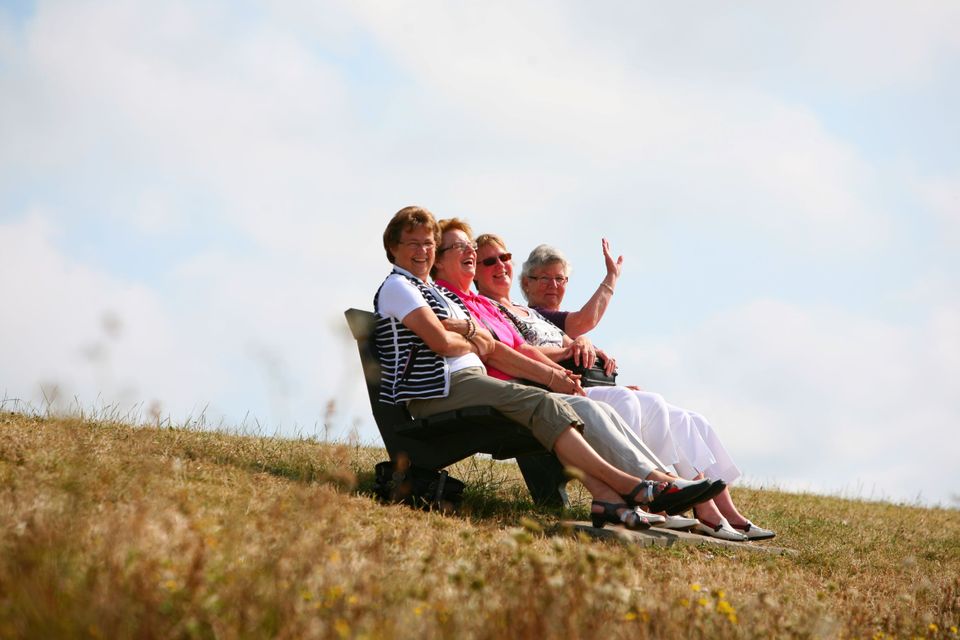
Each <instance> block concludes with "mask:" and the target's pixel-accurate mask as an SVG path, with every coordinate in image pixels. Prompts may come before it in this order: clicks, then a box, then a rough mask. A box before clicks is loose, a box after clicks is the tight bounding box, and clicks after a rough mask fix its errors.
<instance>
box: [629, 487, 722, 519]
mask: <svg viewBox="0 0 960 640" xmlns="http://www.w3.org/2000/svg"><path fill="white" fill-rule="evenodd" d="M725 486H726V484H725V483H724V482H723V481H722V480H712V481H711V480H707V479H704V480H701V481H698V482H696V483H694V484H690V485H687V486H686V487H683V488H682V489H681V488H680V487H678V486H677V485H675V484H674V483H672V482H655V481H653V480H641V481H640V484H638V485H637V486H635V487H634V488H633V491H631V492H630V493H629V494H627V495H625V496H623V499H624V501H625V502H626V503H627V505H628V506H631V507H642V508H643V509H644V510H645V511H650V512H653V513H659V512H661V511H664V512H666V513H667V515H671V516H675V515H677V514H678V513H683V512H684V511H687V510H688V509H689V508H690V507H692V506H693V505H695V504H698V503H700V502H703V501H704V500H709V499H710V498H713V497H714V496H716V495H717V494H718V493H720V492H721V491H723V488H724V487H725Z"/></svg>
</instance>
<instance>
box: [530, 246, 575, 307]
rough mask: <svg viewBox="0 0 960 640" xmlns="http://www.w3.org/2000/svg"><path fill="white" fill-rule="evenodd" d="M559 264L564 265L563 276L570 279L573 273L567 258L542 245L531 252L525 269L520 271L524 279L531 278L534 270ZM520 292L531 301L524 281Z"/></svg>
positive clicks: (555, 249) (557, 250)
mask: <svg viewBox="0 0 960 640" xmlns="http://www.w3.org/2000/svg"><path fill="white" fill-rule="evenodd" d="M555 262H559V263H560V264H562V265H563V275H565V276H567V277H569V276H570V273H571V271H573V269H571V267H570V263H569V262H568V261H567V257H566V256H565V255H563V254H562V253H560V250H559V249H557V248H555V247H551V246H550V245H548V244H541V245H539V246H538V247H536V248H535V249H534V250H533V251H531V252H530V255H529V256H527V259H526V261H525V262H524V263H523V269H522V270H521V271H520V275H521V276H522V277H524V278H529V277H530V275H532V274H533V270H534V269H539V268H541V267H546V266H547V265H551V264H554V263H555ZM520 292H521V293H522V294H523V297H524V298H525V299H527V300H529V299H530V298H529V296H527V290H526V288H525V287H524V285H523V281H522V280H521V281H520Z"/></svg>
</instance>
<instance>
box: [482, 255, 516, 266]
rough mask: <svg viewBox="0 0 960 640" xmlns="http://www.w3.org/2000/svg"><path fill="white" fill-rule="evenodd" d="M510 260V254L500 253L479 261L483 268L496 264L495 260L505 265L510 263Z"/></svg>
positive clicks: (511, 257)
mask: <svg viewBox="0 0 960 640" xmlns="http://www.w3.org/2000/svg"><path fill="white" fill-rule="evenodd" d="M512 259H513V254H512V253H501V254H500V255H498V256H490V257H489V258H484V259H483V260H481V261H480V264H482V265H483V266H485V267H492V266H493V265H495V264H497V260H499V261H500V262H503V263H507V262H510V261H511V260H512Z"/></svg>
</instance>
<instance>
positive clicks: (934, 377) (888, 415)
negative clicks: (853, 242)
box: [611, 296, 960, 504]
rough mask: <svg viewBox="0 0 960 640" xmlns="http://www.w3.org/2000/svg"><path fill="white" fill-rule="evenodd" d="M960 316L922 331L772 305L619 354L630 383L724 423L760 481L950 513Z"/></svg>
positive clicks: (624, 345)
mask: <svg viewBox="0 0 960 640" xmlns="http://www.w3.org/2000/svg"><path fill="white" fill-rule="evenodd" d="M944 299H945V300H953V303H954V304H955V303H956V300H955V298H954V297H951V296H945V297H944ZM958 310H960V308H958V307H956V306H954V307H953V308H952V309H945V310H944V311H943V312H942V313H941V314H939V315H934V316H932V317H928V318H927V319H926V320H925V322H924V323H923V324H922V325H921V326H917V327H909V326H897V325H896V324H893V323H891V322H888V321H884V320H882V319H876V318H871V317H866V316H860V315H857V314H852V313H850V312H846V311H842V310H840V309H836V308H830V307H823V308H817V307H799V306H797V305H795V304H790V303H785V302H778V301H772V300H771V301H759V302H755V303H752V304H749V305H747V306H745V307H741V308H737V309H733V310H730V311H728V312H726V313H723V314H720V315H718V316H715V317H713V318H710V319H708V320H706V321H705V322H704V323H703V324H702V325H701V326H699V327H697V328H696V329H695V330H693V331H691V332H689V333H688V334H685V335H682V336H674V337H671V338H670V339H669V341H668V342H652V343H650V344H649V346H631V344H632V345H635V344H636V342H637V341H641V340H643V338H642V337H637V338H636V339H635V340H634V341H631V342H627V341H624V340H621V342H620V344H619V345H618V346H617V348H618V350H619V351H620V352H622V354H623V355H621V357H620V362H621V369H622V370H623V371H625V372H627V375H629V374H631V373H632V374H633V375H632V376H630V377H631V378H638V379H639V380H640V383H641V384H642V385H643V386H645V387H648V388H650V390H654V391H660V392H663V393H664V395H665V397H666V398H667V399H668V401H672V402H673V403H675V404H677V405H678V406H683V407H686V408H689V409H692V410H696V411H699V412H701V413H703V414H704V415H706V416H707V417H708V418H710V419H711V420H712V421H713V422H714V424H715V426H717V427H718V428H719V429H720V430H721V433H722V434H723V437H724V440H725V441H726V442H727V443H728V446H729V448H730V450H731V451H732V452H733V454H734V456H735V458H736V459H738V460H739V461H740V463H741V466H742V468H743V469H744V471H745V473H746V474H747V475H748V476H753V477H759V478H776V479H777V480H779V481H783V482H784V483H785V484H787V485H788V486H802V485H803V484H805V483H809V485H810V486H815V487H819V488H824V489H830V490H833V491H838V490H841V489H844V490H849V489H851V488H853V487H857V486H860V487H865V488H866V490H868V491H872V490H873V487H875V488H876V490H877V491H878V492H880V493H881V494H884V495H885V497H891V498H895V499H905V500H912V499H915V498H916V496H917V494H918V493H922V494H923V497H924V498H925V499H927V500H939V501H941V502H942V503H945V504H948V503H949V499H950V495H949V492H950V491H955V488H956V486H958V483H960V473H958V472H957V470H956V465H955V464H954V460H955V459H956V456H957V455H958V454H960V450H958V448H957V445H956V439H955V438H954V437H953V434H952V431H953V424H954V423H955V419H956V416H957V415H960V399H958V398H957V395H956V390H955V388H954V387H955V384H954V383H955V381H956V380H957V379H960V323H958V322H956V320H957V319H958V316H957V312H958ZM611 350H612V349H611ZM908 469H909V474H908V475H905V474H906V473H907V472H906V471H905V470H908ZM898 472H899V473H900V475H897V473H898ZM875 497H882V496H881V495H877V496H875Z"/></svg>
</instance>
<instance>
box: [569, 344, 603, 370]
mask: <svg viewBox="0 0 960 640" xmlns="http://www.w3.org/2000/svg"><path fill="white" fill-rule="evenodd" d="M569 349H570V356H571V357H572V358H573V363H574V364H575V365H577V366H578V367H579V366H583V367H584V368H586V369H589V368H590V367H592V366H593V363H594V362H596V361H597V352H596V350H595V349H594V347H593V343H592V342H591V341H590V338H588V337H587V336H580V337H579V338H577V339H576V340H574V341H573V342H572V343H570V347H569Z"/></svg>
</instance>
